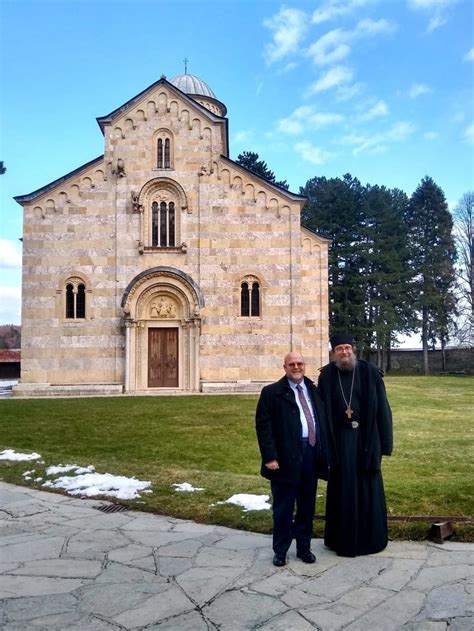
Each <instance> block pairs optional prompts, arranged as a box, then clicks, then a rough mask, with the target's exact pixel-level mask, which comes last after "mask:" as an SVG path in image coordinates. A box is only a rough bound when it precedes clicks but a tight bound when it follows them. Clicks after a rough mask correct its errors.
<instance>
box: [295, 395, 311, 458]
mask: <svg viewBox="0 0 474 631" xmlns="http://www.w3.org/2000/svg"><path fill="white" fill-rule="evenodd" d="M296 389H297V390H298V396H299V398H300V403H301V407H302V408H303V412H304V415H305V416H306V422H307V424H308V442H309V444H310V445H311V447H314V445H315V444H316V431H315V429H314V421H313V417H312V415H311V410H310V409H309V405H308V402H307V401H306V397H305V396H304V392H303V388H302V387H301V385H300V384H298V385H297V386H296Z"/></svg>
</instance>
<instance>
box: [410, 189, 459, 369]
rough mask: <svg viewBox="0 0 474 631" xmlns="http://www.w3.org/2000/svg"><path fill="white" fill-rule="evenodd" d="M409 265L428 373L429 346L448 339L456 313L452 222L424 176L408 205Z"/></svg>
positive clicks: (443, 200) (440, 195) (442, 200)
mask: <svg viewBox="0 0 474 631" xmlns="http://www.w3.org/2000/svg"><path fill="white" fill-rule="evenodd" d="M407 226H408V231H409V244H410V264H411V267H412V270H413V271H414V273H415V276H414V281H413V286H414V290H415V291H414V294H413V298H414V307H415V308H416V310H417V312H418V314H419V326H421V341H422V347H423V368H424V373H425V374H428V344H429V343H430V342H431V343H433V344H434V343H435V342H436V340H439V341H440V342H441V346H442V348H444V345H445V344H446V341H447V338H448V327H449V323H450V320H451V318H452V316H453V315H454V313H455V301H454V295H453V286H454V260H455V248H454V239H453V235H452V229H453V220H452V217H451V214H450V212H449V210H448V205H447V203H446V198H445V196H444V193H443V191H442V190H441V188H440V187H439V186H437V184H435V182H434V181H433V180H432V179H431V178H430V177H425V178H424V179H423V180H422V181H421V184H420V185H419V186H418V188H417V189H416V191H415V192H414V193H413V195H412V196H411V199H410V203H409V205H408V212H407Z"/></svg>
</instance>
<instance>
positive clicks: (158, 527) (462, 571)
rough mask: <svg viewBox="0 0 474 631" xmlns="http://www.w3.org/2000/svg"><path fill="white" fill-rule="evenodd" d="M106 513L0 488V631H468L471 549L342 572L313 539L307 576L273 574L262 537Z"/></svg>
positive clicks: (415, 548) (426, 551) (473, 587)
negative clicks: (312, 559)
mask: <svg viewBox="0 0 474 631" xmlns="http://www.w3.org/2000/svg"><path fill="white" fill-rule="evenodd" d="M103 503H104V502H101V501H99V500H81V499H72V498H69V497H65V496H62V495H57V494H54V493H43V492H40V491H34V490H31V489H27V488H23V487H16V486H13V485H10V484H5V483H3V482H0V599H1V600H0V628H2V629H3V630H4V631H26V630H28V631H38V630H44V631H59V630H66V629H67V630H68V631H77V630H83V631H113V630H114V629H150V630H152V629H160V630H163V631H164V630H170V631H209V630H217V629H220V630H223V631H226V630H228V631H238V630H240V629H260V630H265V631H270V630H272V631H279V630H281V631H293V630H294V631H307V630H308V631H309V630H311V629H321V630H324V631H326V630H327V631H332V630H336V629H348V630H350V631H355V630H356V629H357V630H359V629H360V630H364V631H367V630H370V631H372V630H377V631H379V630H380V631H390V630H391V629H405V630H406V631H414V630H417V631H428V630H433V631H438V630H439V631H443V630H445V629H446V630H447V629H449V631H468V630H469V631H472V630H473V629H474V544H460V543H457V544H456V543H445V544H443V545H434V544H431V543H411V542H393V543H390V544H389V546H388V548H387V550H385V551H384V552H382V553H380V554H377V555H372V556H368V557H359V558H355V559H345V558H341V557H337V556H336V555H335V554H334V553H332V552H330V551H328V550H326V549H325V548H324V546H323V544H322V541H321V540H319V539H317V540H314V541H313V546H312V547H313V551H314V552H315V553H316V555H317V557H318V562H317V563H316V564H315V565H305V564H304V563H302V562H301V561H299V560H297V559H296V558H295V554H294V549H292V550H291V551H290V552H291V554H290V561H289V564H288V565H287V566H285V567H283V568H275V567H273V565H272V564H271V559H272V552H271V538H270V537H269V536H268V535H258V534H253V533H243V532H239V531H234V530H230V529H227V528H222V527H218V526H205V525H201V524H195V523H193V522H190V521H182V520H178V519H172V518H168V517H162V516H158V515H149V514H146V513H139V512H132V511H130V512H125V513H112V514H104V513H102V512H100V511H98V510H97V509H96V508H94V507H95V506H97V505H100V504H103Z"/></svg>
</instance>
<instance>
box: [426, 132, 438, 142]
mask: <svg viewBox="0 0 474 631" xmlns="http://www.w3.org/2000/svg"><path fill="white" fill-rule="evenodd" d="M423 137H424V138H425V139H426V140H437V139H438V138H439V134H438V132H437V131H427V132H426V133H425V134H424V136H423Z"/></svg>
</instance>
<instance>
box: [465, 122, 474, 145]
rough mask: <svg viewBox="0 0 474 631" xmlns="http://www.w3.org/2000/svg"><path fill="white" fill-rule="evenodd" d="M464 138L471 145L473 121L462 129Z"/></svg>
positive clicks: (473, 140) (473, 136)
mask: <svg viewBox="0 0 474 631" xmlns="http://www.w3.org/2000/svg"><path fill="white" fill-rule="evenodd" d="M464 140H465V141H466V142H468V143H469V144H471V145H472V144H474V123H471V125H469V127H467V128H466V130H465V131H464Z"/></svg>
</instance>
